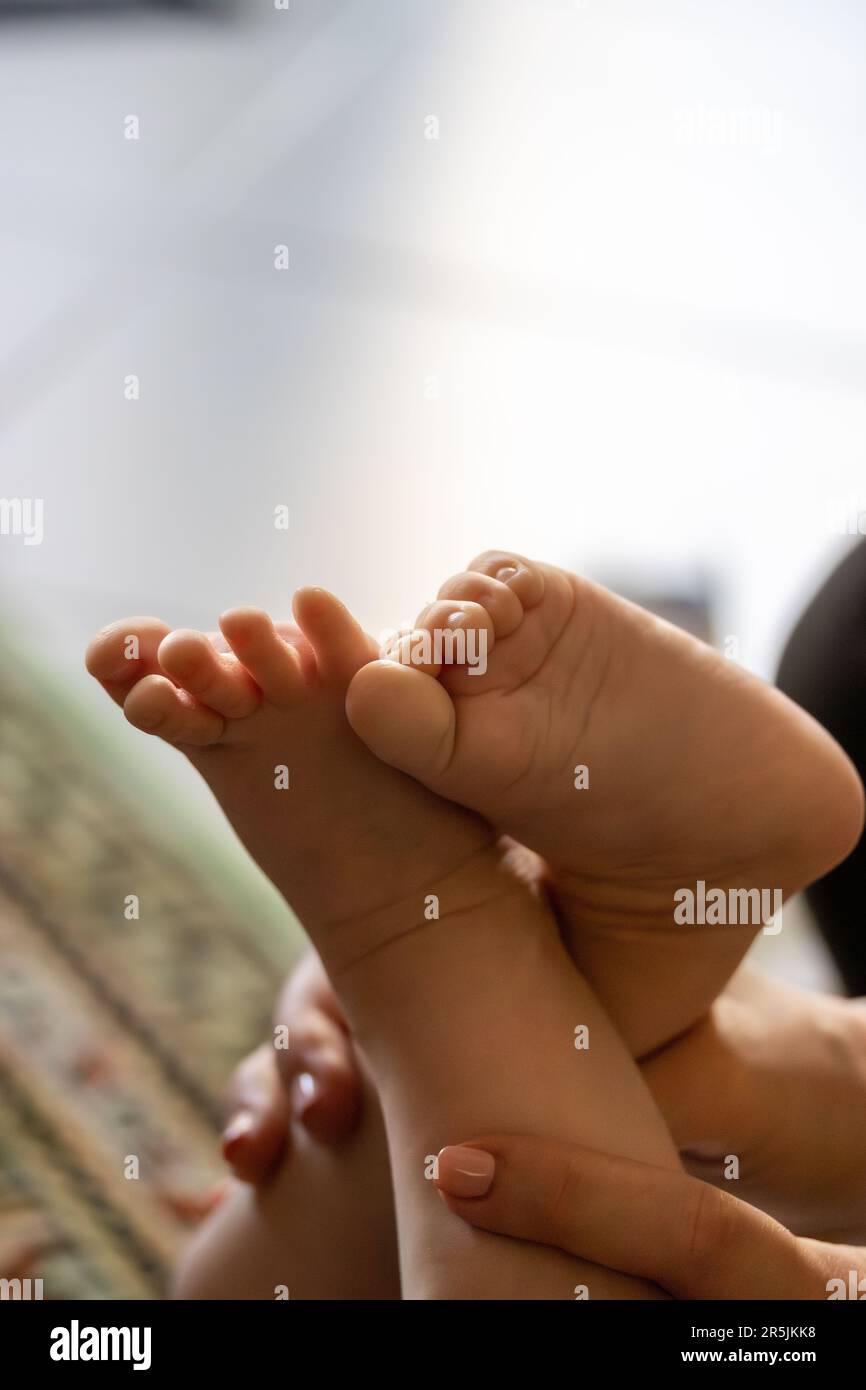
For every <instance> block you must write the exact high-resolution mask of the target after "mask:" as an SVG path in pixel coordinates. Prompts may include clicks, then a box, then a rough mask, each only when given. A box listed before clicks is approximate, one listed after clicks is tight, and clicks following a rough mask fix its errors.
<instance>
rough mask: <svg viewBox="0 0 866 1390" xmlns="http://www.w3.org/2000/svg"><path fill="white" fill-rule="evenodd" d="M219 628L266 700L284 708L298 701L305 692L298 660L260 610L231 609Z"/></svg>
mask: <svg viewBox="0 0 866 1390" xmlns="http://www.w3.org/2000/svg"><path fill="white" fill-rule="evenodd" d="M220 628H221V629H222V633H223V636H224V637H225V639H226V641H227V642H228V644H229V646H230V647H231V649H232V651H233V652H234V654H235V656H236V657H237V659H238V661H239V662H240V663H241V665H242V666H243V667H244V668H245V670H246V671H247V672H248V673H249V675H250V676H251V677H252V679H253V680H254V681H255V683H256V685H257V686H258V687H259V689H260V690H261V692H262V694H263V695H264V697H265V699H266V700H268V701H269V702H270V703H271V704H273V705H278V706H280V707H284V706H288V705H291V704H293V703H294V702H295V701H296V700H298V699H299V698H300V696H301V695H302V694H303V693H304V688H305V682H304V674H303V671H302V667H301V660H300V658H299V655H298V653H297V652H296V650H295V647H294V646H293V645H290V643H289V642H288V640H286V639H284V638H283V637H281V636H280V634H279V632H278V631H277V629H276V628H275V626H274V624H273V621H272V619H271V617H270V615H269V614H268V613H265V612H264V611H263V610H262V609H261V608H232V609H230V610H229V611H228V612H227V613H223V615H222V617H221V618H220Z"/></svg>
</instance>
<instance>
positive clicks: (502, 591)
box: [439, 570, 523, 637]
mask: <svg viewBox="0 0 866 1390" xmlns="http://www.w3.org/2000/svg"><path fill="white" fill-rule="evenodd" d="M439 598H440V599H463V600H466V601H468V602H471V603H478V604H480V605H481V607H482V608H484V609H486V610H487V612H488V613H489V615H490V617H491V619H492V621H493V630H494V634H495V636H496V637H508V636H510V635H511V633H512V632H514V631H515V630H516V629H517V628H518V627H519V626H520V624H521V622H522V621H523V604H522V603H521V602H520V597H519V595H518V593H517V591H516V590H515V589H513V588H509V587H508V585H507V584H503V583H501V581H500V580H498V579H494V578H493V577H492V576H491V575H489V574H479V573H477V572H475V573H473V572H472V571H470V570H464V572H463V573H462V574H453V575H452V576H451V578H450V579H446V580H445V583H444V584H443V585H442V587H441V589H440V590H439Z"/></svg>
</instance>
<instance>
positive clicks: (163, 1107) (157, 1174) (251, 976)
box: [0, 649, 296, 1299]
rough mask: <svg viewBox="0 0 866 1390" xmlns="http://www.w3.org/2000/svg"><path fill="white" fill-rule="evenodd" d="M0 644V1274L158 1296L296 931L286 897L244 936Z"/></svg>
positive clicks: (50, 1286)
mask: <svg viewBox="0 0 866 1390" xmlns="http://www.w3.org/2000/svg"><path fill="white" fill-rule="evenodd" d="M7 657H8V653H7V652H4V651H2V649H0V1275H2V1276H5V1277H9V1278H14V1277H20V1278H24V1277H27V1276H30V1277H34V1278H37V1277H39V1278H42V1279H43V1287H44V1296H45V1298H46V1299H50V1298H154V1297H159V1296H160V1295H162V1294H163V1293H164V1292H165V1289H166V1285H167V1280H168V1277H169V1274H170V1271H171V1268H172V1266H173V1264H174V1262H175V1260H176V1257H177V1254H178V1251H179V1249H180V1247H181V1245H182V1244H183V1242H184V1241H185V1240H186V1238H187V1236H188V1235H189V1232H190V1229H191V1227H192V1226H193V1225H194V1224H195V1222H196V1220H198V1219H199V1217H200V1215H201V1212H202V1210H203V1206H204V1197H205V1194H207V1192H208V1190H209V1189H212V1188H213V1185H214V1183H215V1182H216V1181H217V1180H218V1179H219V1178H221V1177H222V1176H224V1172H225V1170H224V1168H223V1166H222V1163H221V1160H220V1158H219V1154H218V1149H217V1136H218V1133H219V1128H220V1123H219V1122H220V1095H221V1092H222V1089H223V1087H224V1085H225V1082H226V1079H227V1077H228V1075H229V1072H230V1071H231V1068H232V1066H233V1065H234V1063H235V1062H236V1061H237V1060H238V1059H239V1058H240V1057H241V1056H242V1055H243V1054H244V1053H245V1052H246V1051H248V1050H249V1049H250V1048H251V1047H253V1046H255V1045H256V1044H257V1043H259V1042H260V1041H261V1040H262V1038H263V1037H264V1036H265V1035H266V1032H267V1031H268V1028H269V1017H270V1009H271V1005H272V1003H273V998H274V994H275V991H276V987H277V983H278V980H279V978H280V973H281V971H282V970H283V969H284V968H285V965H286V962H287V960H288V959H289V958H290V956H291V954H292V952H293V948H294V946H293V943H294V942H296V938H294V937H293V936H292V934H291V931H290V929H289V919H288V914H287V930H286V931H285V932H284V933H282V934H280V933H279V932H278V933H273V932H271V934H270V936H269V937H267V938H266V939H263V933H262V930H261V926H260V924H259V926H258V927H255V928H254V927H252V926H251V925H250V920H251V919H252V920H255V916H256V914H255V913H254V912H252V911H251V912H249V913H246V914H245V913H244V912H243V911H242V910H238V909H237V908H232V906H231V905H227V898H226V895H225V894H221V893H219V892H218V891H215V890H214V886H213V884H212V882H211V878H210V875H208V876H207V877H206V875H205V872H204V870H205V868H207V867H208V866H207V865H202V867H201V868H200V869H196V868H193V867H190V864H189V863H188V862H186V860H185V859H184V857H183V856H182V855H181V853H180V852H179V851H178V850H177V849H176V848H170V847H169V846H168V843H167V839H166V837H163V836H160V835H159V834H158V833H155V831H154V829H153V828H152V827H150V826H148V818H147V817H145V816H143V815H139V814H138V812H137V809H136V806H135V800H134V796H133V798H132V799H130V797H129V787H130V785H131V786H132V787H133V789H134V788H135V785H136V779H135V777H134V775H133V774H132V773H131V772H130V769H129V767H127V766H122V767H121V766H117V765H114V766H112V763H111V756H112V755H111V754H110V753H109V752H107V751H106V750H104V749H103V750H100V752H99V753H98V754H97V756H95V757H94V756H93V749H92V747H91V746H88V743H87V739H86V737H82V736H81V731H80V729H78V728H76V725H75V722H74V719H72V718H70V711H68V710H66V709H64V708H62V707H61V708H59V709H57V710H56V711H55V707H54V705H53V703H52V701H51V700H46V699H43V698H42V696H41V695H40V693H39V691H38V682H36V686H35V687H34V684H33V683H32V682H31V681H28V680H26V679H24V678H21V677H18V676H12V675H11V674H10V673H11V672H12V671H14V670H16V667H17V663H16V662H13V661H12V660H9V659H6V658H7ZM106 717H107V718H110V717H111V711H110V710H108V709H106ZM139 795H142V794H141V793H139ZM167 800H168V798H167ZM159 810H160V813H161V815H163V816H164V817H165V819H166V822H167V830H166V836H168V835H172V831H173V829H174V832H175V834H174V838H175V839H176V840H177V841H178V842H180V841H182V838H183V837H182V835H181V834H180V833H179V825H180V822H179V819H178V818H177V813H176V812H175V811H174V810H173V808H172V806H171V805H170V804H167V805H165V806H164V807H160V808H159ZM228 833H229V832H228V831H226V834H227V835H228ZM218 853H219V851H218V850H217V854H218ZM131 894H135V895H136V896H137V897H138V899H139V903H140V909H139V914H140V915H139V918H138V920H128V919H127V916H126V915H125V903H126V901H127V899H128V897H129V895H131ZM275 937H276V938H279V939H274V938H275Z"/></svg>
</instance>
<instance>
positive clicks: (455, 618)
mask: <svg viewBox="0 0 866 1390" xmlns="http://www.w3.org/2000/svg"><path fill="white" fill-rule="evenodd" d="M465 618H466V614H465V613H449V614H448V617H447V618H446V619H445V626H446V627H459V625H460V624H461V623H462V622H463V621H464V620H465Z"/></svg>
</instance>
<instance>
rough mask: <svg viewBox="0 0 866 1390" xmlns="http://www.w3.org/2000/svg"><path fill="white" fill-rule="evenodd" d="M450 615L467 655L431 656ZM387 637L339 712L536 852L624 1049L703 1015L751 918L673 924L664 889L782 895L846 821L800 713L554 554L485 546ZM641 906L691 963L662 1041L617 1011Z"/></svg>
mask: <svg viewBox="0 0 866 1390" xmlns="http://www.w3.org/2000/svg"><path fill="white" fill-rule="evenodd" d="M461 630H462V631H463V633H464V635H465V634H467V633H472V635H473V637H474V642H469V643H467V644H466V647H467V650H468V651H469V652H474V654H475V655H474V658H473V659H474V663H475V666H474V669H473V666H472V665H468V664H464V665H457V664H453V665H445V666H444V667H442V666H441V665H439V664H436V663H437V662H441V661H442V660H443V659H444V660H445V661H446V662H447V661H448V660H449V655H448V652H449V643H448V642H447V641H442V640H441V634H442V633H443V632H447V633H451V634H458V633H460V631H461ZM437 632H438V633H439V634H440V642H439V644H438V648H439V649H437V645H436V644H435V643H432V642H431V640H430V639H431V637H432V635H433V634H435V633H437ZM425 638H426V641H425V640H424V639H425ZM485 648H486V653H487V663H486V669H483V670H482V667H483V665H484V663H483V661H481V660H480V659H479V657H480V655H483V653H484V652H485ZM453 651H454V653H455V654H456V655H457V656H458V657H459V656H460V654H461V652H460V647H459V645H458V644H457V643H456V642H454V646H453ZM443 654H444V658H443ZM398 655H399V657H400V660H399V661H394V660H390V661H376V662H373V663H368V664H366V665H365V666H364V667H363V668H362V669H360V670H359V671H358V672H357V674H356V675H355V676H354V678H353V680H352V683H351V685H350V686H349V691H348V697H347V713H348V717H349V722H350V723H351V725H352V727H353V728H354V729H355V731H356V733H358V734H359V736H360V737H361V738H362V739H363V740H364V742H365V743H366V744H367V746H368V747H369V748H371V749H372V750H373V752H374V753H376V754H377V756H378V757H380V758H382V759H383V760H384V761H386V762H388V763H390V764H391V765H392V766H394V767H397V768H401V769H402V770H403V771H405V772H409V773H411V775H412V776H413V777H417V778H418V779H419V780H420V781H422V782H423V783H424V784H425V785H426V786H428V787H430V788H431V789H432V790H433V791H435V792H437V793H438V794H439V795H440V796H446V797H449V798H451V799H452V800H455V801H458V802H460V803H461V804H462V805H465V806H469V807H471V808H473V809H474V810H476V811H478V812H480V813H481V814H482V815H483V816H485V817H486V818H487V819H489V820H490V821H491V823H492V824H493V825H494V826H495V827H496V828H497V829H499V830H500V831H502V832H505V833H507V834H509V835H511V836H513V837H514V838H515V839H517V840H518V841H520V842H522V843H523V844H525V845H528V846H530V847H531V848H532V849H533V850H535V851H537V852H538V853H539V854H540V855H542V856H543V857H544V859H545V860H546V861H547V863H548V864H549V866H550V868H551V870H552V872H553V875H554V877H555V879H556V882H557V892H558V897H559V901H560V903H561V905H562V908H563V910H564V913H565V915H566V918H567V919H568V924H569V930H568V937H569V944H570V946H571V947H572V950H573V954H574V955H575V957H576V959H577V962H578V964H579V965H580V966H581V968H582V969H583V970H584V971H585V973H586V974H587V975H588V977H589V979H590V982H591V983H592V984H593V986H594V987H595V988H596V990H597V991H598V992H599V993H601V994H602V997H603V999H604V1001H605V1002H606V1003H607V1004H608V1007H609V1008H611V1009H612V1011H613V1012H614V1016H615V1019H616V1022H617V1024H618V1025H619V1026H620V1027H622V1028H624V1029H625V1030H626V1031H627V1032H628V1031H629V1030H630V1028H631V1030H632V1037H631V1041H632V1042H633V1043H634V1045H635V1046H636V1047H639V1050H643V1049H644V1046H645V1045H647V1036H650V1037H651V1039H652V1041H651V1042H650V1043H649V1045H657V1043H658V1041H663V1040H665V1037H667V1036H671V1034H670V1032H669V1031H668V1030H669V1029H671V1028H679V1027H680V1026H682V1027H685V1026H688V1025H689V1023H691V1022H694V1021H695V1018H697V1017H699V1016H700V1014H701V1013H702V1012H703V1010H704V1008H705V1007H706V1006H707V1005H708V1004H709V1002H710V1001H711V1000H712V998H713V997H714V996H715V994H716V993H717V992H718V989H720V988H721V986H722V984H723V983H724V981H725V979H726V978H727V977H728V975H729V974H730V973H731V972H732V970H733V969H734V967H735V966H736V964H737V962H738V961H739V959H740V957H741V956H742V954H743V952H744V951H745V949H746V948H747V946H748V944H749V942H750V940H751V939H752V937H753V935H754V933H755V931H756V930H757V929H758V928H759V926H760V921H758V922H757V923H755V922H751V923H747V924H746V925H742V924H740V925H733V926H725V927H724V928H722V929H721V930H720V928H719V927H717V926H712V925H710V926H701V925H700V924H696V925H693V926H691V927H688V928H686V927H684V926H682V925H676V924H675V919H674V908H675V905H676V904H675V897H674V895H675V893H677V892H678V890H681V889H689V890H692V891H694V892H696V893H697V883H698V881H699V880H703V882H704V883H705V885H706V892H709V891H710V890H711V889H712V888H722V889H724V890H727V889H729V888H738V887H742V888H748V889H750V888H758V889H762V888H766V889H779V890H780V891H781V894H782V895H783V896H787V895H788V894H790V893H792V892H794V891H795V890H796V889H798V888H800V887H802V886H803V885H805V884H806V883H808V882H811V881H812V880H813V879H814V878H816V877H817V876H819V875H820V874H822V873H824V872H826V871H827V870H828V869H829V868H830V867H831V866H832V865H833V864H835V863H837V862H838V861H839V860H840V859H841V858H843V857H844V856H845V855H846V854H847V853H848V852H849V850H850V849H851V848H852V846H853V844H854V843H855V842H856V840H857V837H858V836H859V834H860V830H861V828H862V815H863V792H862V787H861V785H860V782H859V779H858V778H857V776H856V773H855V772H854V770H853V768H852V766H851V764H850V763H849V762H848V759H847V758H846V757H845V755H844V753H843V752H842V750H841V749H840V748H839V747H838V745H837V744H836V743H835V742H834V741H833V740H832V739H831V738H830V737H829V735H828V734H826V733H825V732H824V731H823V730H822V729H821V728H820V727H819V726H818V725H817V724H816V723H815V722H814V721H813V720H812V719H811V718H810V717H809V716H808V715H806V714H805V713H804V712H803V711H802V710H800V709H799V708H798V707H797V706H795V705H794V704H792V703H791V702H790V701H789V700H787V699H786V698H785V697H784V696H783V695H781V694H780V692H779V691H777V690H774V689H773V688H772V687H770V686H767V685H765V684H763V683H762V682H761V681H759V680H757V679H755V678H754V677H752V676H750V675H749V674H748V673H747V672H745V671H743V670H742V669H741V668H739V667H737V666H735V665H733V664H732V663H730V662H728V661H726V660H725V659H724V658H723V657H721V656H720V655H719V654H718V653H716V652H715V651H713V650H712V649H711V648H709V647H707V646H705V645H704V644H702V643H700V642H697V641H695V640H694V639H693V638H691V637H690V636H688V635H687V634H686V633H684V632H682V631H680V630H679V629H678V628H675V627H672V626H670V625H669V624H667V623H664V622H662V621H660V620H659V619H657V618H655V617H653V616H651V615H650V614H649V613H646V612H644V611H643V610H642V609H640V608H637V607H635V606H634V605H632V604H630V603H627V602H625V601H624V600H622V599H619V598H617V597H616V596H615V595H613V594H610V593H608V592H607V591H606V590H604V589H601V588H599V587H597V586H596V585H595V584H592V583H590V582H588V581H587V580H584V579H580V578H577V577H576V576H574V575H571V574H567V573H565V572H564V571H562V570H559V569H556V568H554V567H552V566H549V565H542V564H536V563H534V562H530V561H527V560H524V559H522V558H521V557H519V556H514V555H511V554H509V553H505V552H499V551H492V552H487V553H485V554H484V555H481V556H480V557H479V558H478V559H477V560H475V561H474V562H473V563H472V564H471V565H470V568H469V571H468V572H466V573H464V574H459V575H456V576H455V577H453V578H452V579H449V580H448V581H447V582H446V583H445V584H444V585H443V586H442V589H441V590H440V595H439V600H438V601H437V602H436V603H434V604H432V605H431V606H430V607H429V608H427V609H426V610H425V611H424V612H423V613H422V615H421V617H420V618H419V620H418V623H417V625H416V631H415V633H413V634H411V635H409V636H406V637H404V638H403V640H402V644H401V646H400V651H399V653H398ZM451 659H452V660H453V656H452V658H451ZM425 662H426V664H424V663H425ZM436 677H438V679H437V678H436ZM679 901H681V899H680V900H679ZM647 924H652V925H653V926H654V927H655V929H656V930H655V931H654V932H653V937H652V955H651V957H650V956H649V955H647V956H646V959H647V960H649V959H651V960H652V962H653V970H654V971H655V972H659V971H660V970H662V969H665V970H666V971H667V978H668V979H670V974H671V972H672V971H675V972H676V978H677V979H678V980H679V981H681V982H682V972H683V970H686V971H687V972H688V971H691V972H693V974H694V979H693V980H692V981H691V984H690V987H689V988H686V989H683V990H679V991H671V990H668V991H667V992H666V993H667V994H668V996H670V997H671V1007H670V1009H668V1012H667V1020H666V1022H665V1024H664V1027H663V1028H662V1029H661V1036H658V1037H657V1029H656V1023H655V1022H654V1023H653V1024H652V1027H650V1028H649V1030H648V1033H647V1030H645V1029H641V1028H640V1027H635V1025H634V1018H635V1017H636V1015H635V1010H634V1007H633V1006H634V1004H635V999H636V997H639V994H640V993H641V992H643V991H645V984H646V981H645V978H644V979H641V978H639V977H640V972H638V971H636V970H635V969H634V963H635V960H636V959H637V955H636V951H637V949H638V948H636V946H635V942H636V940H637V939H638V936H639V935H640V933H638V932H636V931H635V929H636V928H641V927H643V926H646V925H647ZM576 928H579V930H577V929H576ZM685 931H688V932H689V941H690V947H689V949H690V950H692V943H693V942H694V940H695V938H696V937H697V938H698V939H700V941H701V949H700V951H699V952H694V951H693V952H692V956H691V960H690V962H689V963H687V962H686V960H685V954H686V953H685V952H684V951H683V939H684V937H683V933H684V932H685ZM626 966H628V968H626ZM602 967H603V968H602ZM674 996H678V998H674ZM630 1020H631V1022H630ZM638 1034H639V1035H640V1037H639V1038H638V1036H637V1035H638Z"/></svg>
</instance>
